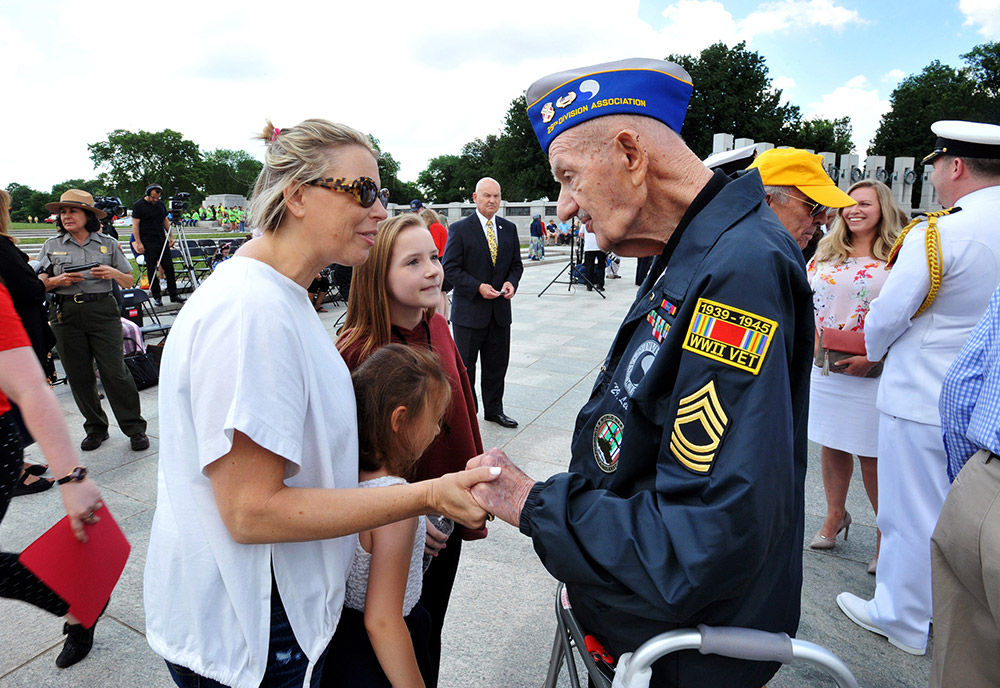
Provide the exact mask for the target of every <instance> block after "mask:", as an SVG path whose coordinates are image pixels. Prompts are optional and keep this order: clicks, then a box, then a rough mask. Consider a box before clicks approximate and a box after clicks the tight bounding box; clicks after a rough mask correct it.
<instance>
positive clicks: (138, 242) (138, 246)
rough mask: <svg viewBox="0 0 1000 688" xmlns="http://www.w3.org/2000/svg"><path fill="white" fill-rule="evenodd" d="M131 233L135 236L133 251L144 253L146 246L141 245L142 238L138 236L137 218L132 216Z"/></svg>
mask: <svg viewBox="0 0 1000 688" xmlns="http://www.w3.org/2000/svg"><path fill="white" fill-rule="evenodd" d="M132 235H133V236H134V237H135V241H134V242H133V243H134V244H135V252H136V253H145V252H146V247H145V246H143V245H142V239H140V238H139V218H137V217H135V216H134V215H133V216H132Z"/></svg>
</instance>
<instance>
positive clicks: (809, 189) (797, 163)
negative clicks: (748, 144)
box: [747, 148, 857, 208]
mask: <svg viewBox="0 0 1000 688" xmlns="http://www.w3.org/2000/svg"><path fill="white" fill-rule="evenodd" d="M747 169H748V170H758V171H759V172H760V180H761V182H763V184H764V186H794V187H795V188H796V189H798V190H799V191H801V192H802V193H804V194H805V195H806V196H808V197H809V198H811V199H813V200H814V201H816V202H817V203H819V204H820V205H825V206H826V207H827V208H846V207H847V206H849V205H855V204H856V203H857V201H855V200H854V199H853V198H851V197H850V196H848V195H847V194H846V193H844V192H843V191H841V190H840V189H838V188H837V185H836V184H834V183H833V180H832V179H830V175H828V174H827V173H826V170H825V169H823V156H822V155H816V154H815V153H810V152H809V151H807V150H802V149H801V148H772V149H771V150H767V151H764V152H763V153H761V154H760V155H758V156H757V159H756V160H754V161H753V162H752V163H751V164H750V166H749V167H747Z"/></svg>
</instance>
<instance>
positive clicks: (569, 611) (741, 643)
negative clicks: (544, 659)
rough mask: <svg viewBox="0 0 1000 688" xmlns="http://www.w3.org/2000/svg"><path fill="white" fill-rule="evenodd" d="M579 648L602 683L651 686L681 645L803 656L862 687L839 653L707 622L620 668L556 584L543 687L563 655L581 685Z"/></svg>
mask: <svg viewBox="0 0 1000 688" xmlns="http://www.w3.org/2000/svg"><path fill="white" fill-rule="evenodd" d="M574 648H575V649H576V651H577V652H578V653H579V654H580V657H581V658H582V659H583V664H584V666H585V667H586V669H587V673H588V674H589V676H590V678H591V680H592V681H593V683H594V685H595V686H598V688H648V686H649V680H650V678H651V676H652V669H651V667H652V666H653V663H654V662H655V661H656V660H658V659H660V658H661V657H663V656H664V655H668V654H670V653H672V652H679V651H680V650H697V651H698V652H700V653H701V654H703V655H719V656H722V657H734V658H736V659H746V660H752V661H758V662H780V663H782V664H791V663H792V662H794V661H801V662H805V663H807V664H812V665H814V666H817V667H819V668H820V669H823V670H825V671H826V672H827V673H828V674H829V675H830V676H831V677H832V678H833V680H834V681H835V682H836V685H837V686H838V688H859V686H858V682H857V680H856V679H855V678H854V675H853V674H852V673H851V670H850V669H849V668H848V667H847V665H846V664H844V662H843V661H841V660H840V658H839V657H837V655H835V654H833V653H832V652H830V651H829V650H827V649H826V648H823V647H820V646H819V645H816V644H815V643H811V642H809V641H807V640H798V639H793V638H790V637H788V635H787V634H786V633H768V632H766V631H759V630H756V629H753V628H725V627H717V628H713V627H709V626H705V625H704V624H702V625H700V626H698V628H697V629H679V630H676V631H668V632H666V633H661V634H660V635H658V636H656V637H654V638H651V639H650V640H647V641H646V642H645V643H643V644H642V645H640V646H639V648H638V649H637V650H636V651H635V652H627V653H625V654H624V655H622V656H621V657H620V658H619V659H618V666H617V669H616V670H613V669H611V668H610V663H609V662H605V661H598V660H597V659H596V658H595V655H597V656H598V657H599V656H600V653H601V652H602V651H603V648H601V647H600V646H599V645H598V646H596V647H595V646H590V647H588V645H587V636H585V635H584V633H583V630H582V629H581V628H580V625H579V623H577V621H576V617H575V616H574V614H573V608H572V607H571V606H570V603H569V596H568V595H567V594H566V587H565V585H563V584H562V583H560V584H559V586H558V587H557V588H556V638H555V642H554V643H553V645H552V656H551V659H550V660H549V671H548V674H547V675H546V678H545V683H544V684H543V688H555V686H556V682H557V680H558V678H559V671H560V669H561V666H562V663H563V660H565V662H566V668H567V671H568V673H569V678H570V685H571V686H572V687H573V688H581V684H580V680H579V677H578V675H577V671H576V662H575V660H574V656H573V650H574ZM581 648H583V649H581ZM608 659H609V660H610V658H608Z"/></svg>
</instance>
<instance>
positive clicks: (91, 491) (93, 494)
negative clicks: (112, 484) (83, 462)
mask: <svg viewBox="0 0 1000 688" xmlns="http://www.w3.org/2000/svg"><path fill="white" fill-rule="evenodd" d="M59 492H60V494H61V495H62V500H63V506H65V507H66V514H67V515H68V516H69V525H70V528H71V529H72V530H73V535H74V536H76V539H77V540H79V541H80V542H86V541H87V532H86V530H85V529H84V525H88V526H92V525H94V524H95V523H97V522H98V521H100V520H101V519H100V517H99V516H95V515H93V514H94V513H95V512H97V511H98V510H99V509H100V508H101V507H103V506H104V502H102V501H101V491H100V489H98V487H97V485H96V484H94V482H93V481H91V480H90V479H89V478H85V479H84V480H82V481H80V482H78V483H66V484H65V485H60V486H59Z"/></svg>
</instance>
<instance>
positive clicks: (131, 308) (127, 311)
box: [121, 289, 172, 338]
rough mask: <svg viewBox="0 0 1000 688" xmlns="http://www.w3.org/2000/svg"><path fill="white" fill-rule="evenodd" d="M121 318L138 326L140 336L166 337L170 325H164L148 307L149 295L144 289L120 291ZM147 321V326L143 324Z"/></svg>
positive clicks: (151, 308) (150, 307)
mask: <svg viewBox="0 0 1000 688" xmlns="http://www.w3.org/2000/svg"><path fill="white" fill-rule="evenodd" d="M121 317H123V318H126V319H128V320H131V321H132V322H134V323H135V324H136V325H138V326H139V330H140V331H141V332H142V336H143V337H144V338H145V337H147V336H148V335H154V336H155V335H161V336H163V337H166V336H167V333H168V332H170V328H171V327H172V325H167V324H164V323H163V321H161V320H160V316H159V315H157V314H156V311H155V310H153V307H152V306H150V305H149V294H148V293H147V292H146V290H145V289H122V307H121ZM146 319H148V320H149V324H148V325H146V324H143V322H144V320H146Z"/></svg>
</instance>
